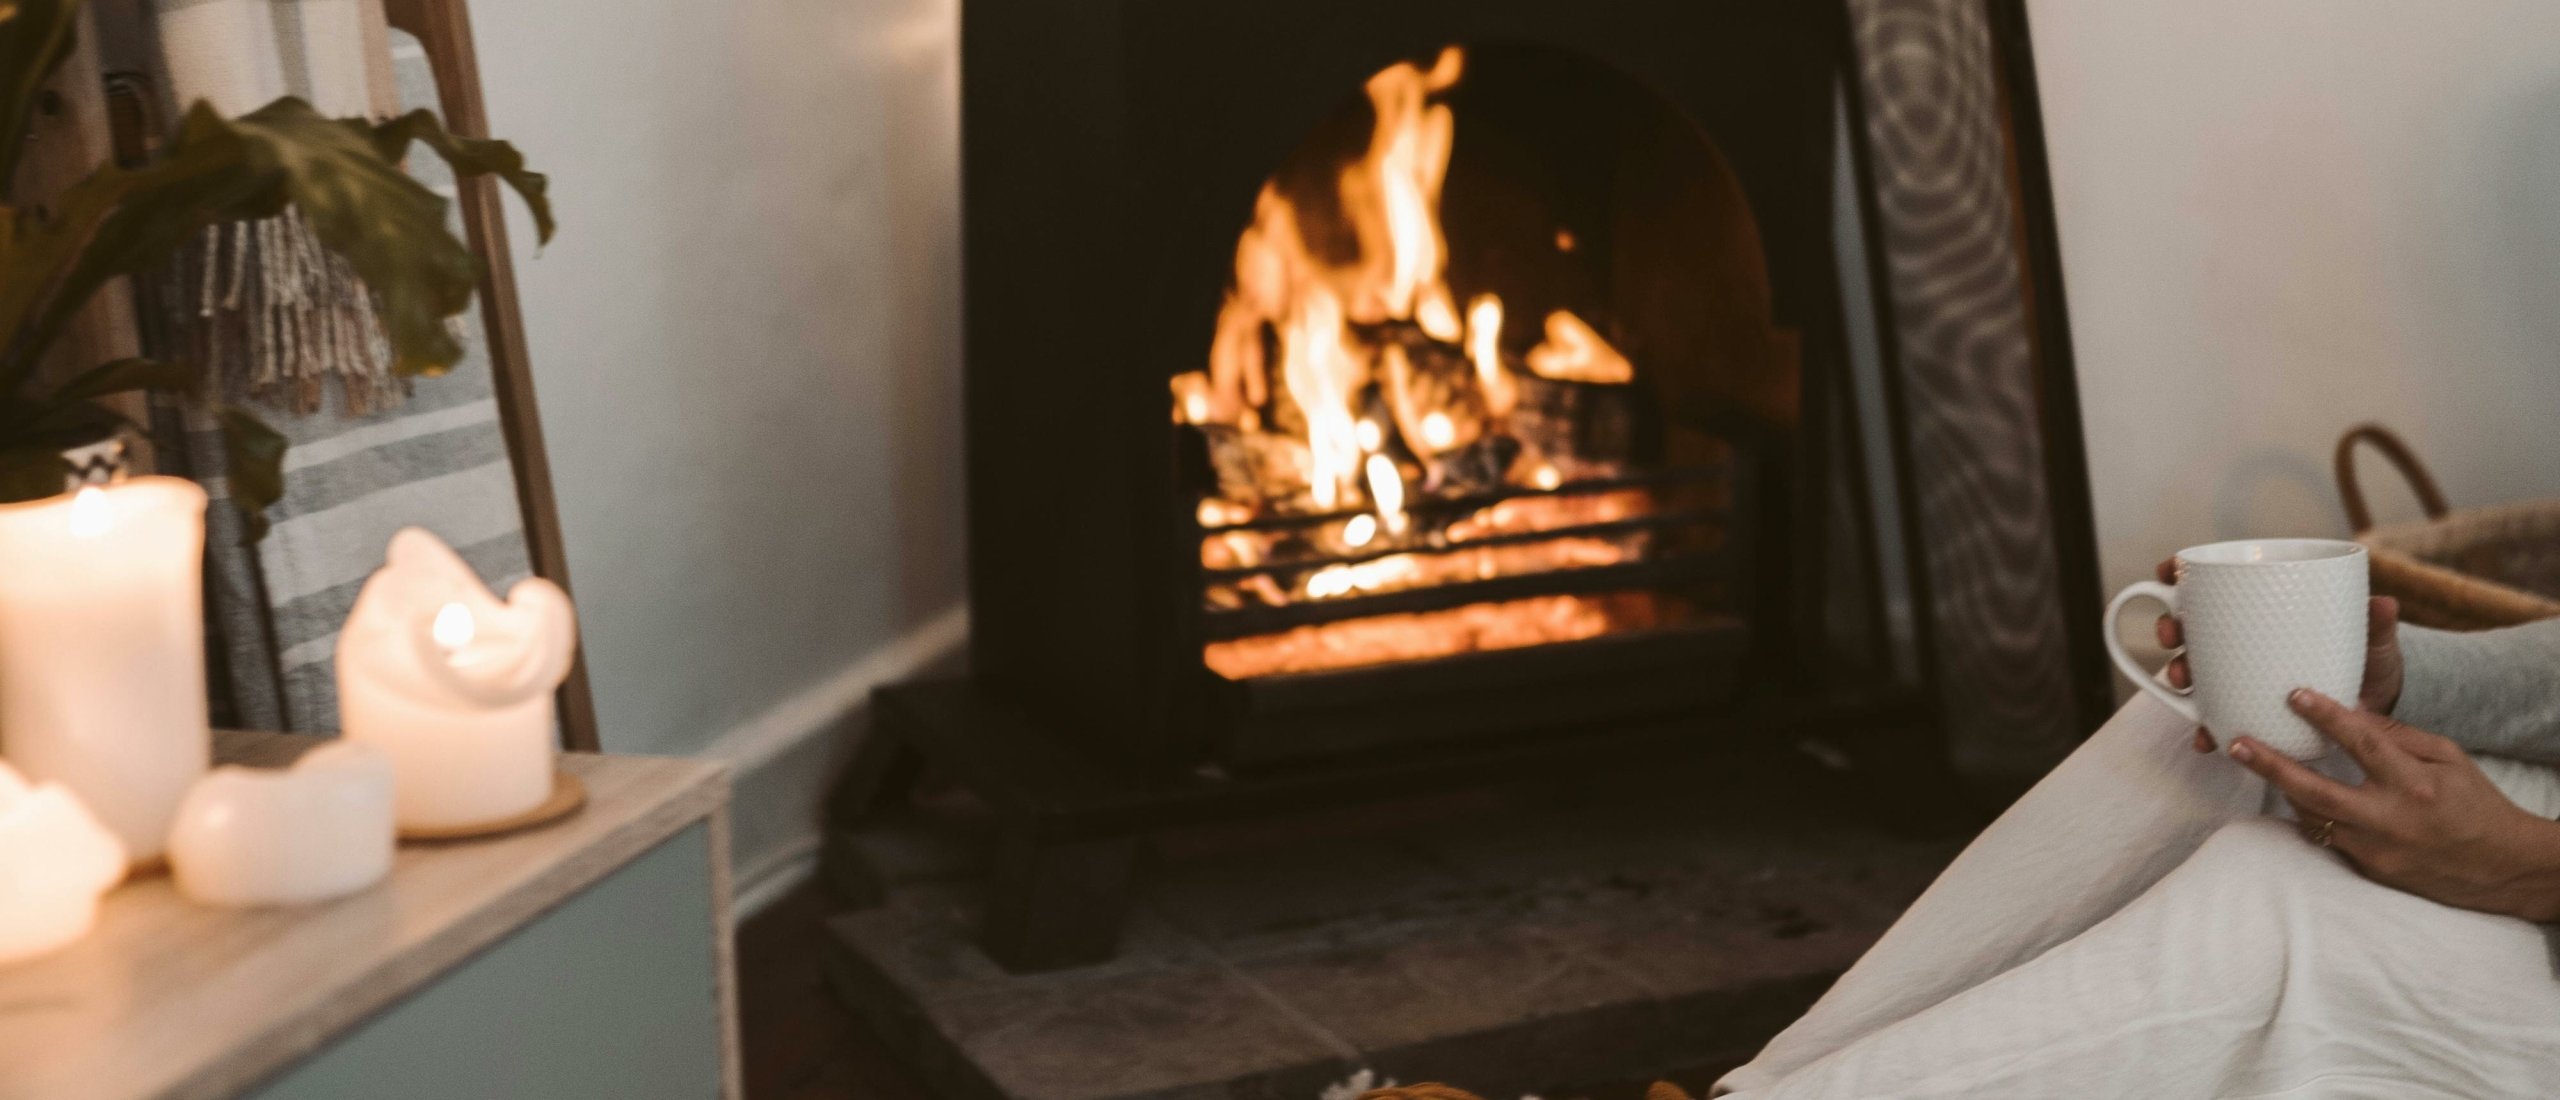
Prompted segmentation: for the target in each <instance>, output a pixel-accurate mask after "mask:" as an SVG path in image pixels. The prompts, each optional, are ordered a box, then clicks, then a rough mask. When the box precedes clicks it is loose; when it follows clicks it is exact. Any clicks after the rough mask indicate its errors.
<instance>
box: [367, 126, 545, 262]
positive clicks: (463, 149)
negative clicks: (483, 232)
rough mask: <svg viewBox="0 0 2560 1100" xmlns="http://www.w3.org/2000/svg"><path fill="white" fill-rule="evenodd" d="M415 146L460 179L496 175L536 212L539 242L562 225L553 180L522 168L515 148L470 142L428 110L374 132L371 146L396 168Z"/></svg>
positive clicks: (483, 140)
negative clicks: (556, 218) (554, 215)
mask: <svg viewBox="0 0 2560 1100" xmlns="http://www.w3.org/2000/svg"><path fill="white" fill-rule="evenodd" d="M413 141H414V142H417V143H419V144H421V145H425V146H426V147H427V148H429V149H433V150H435V153H436V155H437V156H439V157H442V158H444V162H445V163H446V164H447V165H450V166H451V167H452V168H453V174H454V175H456V176H461V177H467V176H477V175H481V174H483V173H491V174H495V175H496V176H497V177H498V178H499V179H500V180H503V181H505V183H506V185H507V186H509V187H512V188H514V189H515V192H516V195H517V197H519V198H522V199H523V200H524V205H525V208H526V209H527V210H530V211H532V212H533V228H534V236H535V241H536V243H538V244H550V243H551V234H552V233H553V232H555V231H556V230H558V229H559V225H558V224H557V223H555V222H553V221H552V220H551V199H550V197H549V194H550V186H551V181H550V180H549V179H547V178H545V177H544V176H543V174H542V173H540V172H535V171H532V170H530V169H527V168H526V167H525V166H524V154H522V153H519V152H517V151H516V147H515V146H513V145H510V144H508V143H506V142H504V141H499V140H497V139H495V138H468V137H462V136H459V135H456V134H451V133H447V132H445V128H444V123H443V122H441V121H439V120H438V119H437V118H436V116H435V113H434V112H432V111H428V110H426V109H425V108H420V109H418V110H415V111H411V112H409V113H408V114H405V115H402V116H400V117H398V118H395V119H392V120H391V121H389V122H386V123H383V124H382V125H380V126H376V127H374V129H373V148H374V151H375V152H377V153H380V154H382V159H384V160H387V161H390V162H391V163H393V164H398V163H400V158H401V157H403V156H406V155H408V152H409V143H411V142H413Z"/></svg>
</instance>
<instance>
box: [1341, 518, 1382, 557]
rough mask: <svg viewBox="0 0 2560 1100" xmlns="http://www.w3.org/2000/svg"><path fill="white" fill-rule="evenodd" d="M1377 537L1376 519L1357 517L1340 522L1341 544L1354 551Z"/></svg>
mask: <svg viewBox="0 0 2560 1100" xmlns="http://www.w3.org/2000/svg"><path fill="white" fill-rule="evenodd" d="M1377 537H1378V517H1376V516H1371V515H1365V514H1363V515H1357V516H1353V517H1351V518H1350V519H1347V520H1344V521H1342V544H1343V545H1344V546H1348V547H1350V548H1352V549H1354V550H1357V549H1359V548H1361V547H1363V546H1367V545H1369V543H1370V541H1371V540H1373V539H1375V538H1377Z"/></svg>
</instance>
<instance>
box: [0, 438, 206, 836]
mask: <svg viewBox="0 0 2560 1100" xmlns="http://www.w3.org/2000/svg"><path fill="white" fill-rule="evenodd" d="M204 507H205V495H204V490H202V489H200V488H197V487H196V486H195V484H194V483H192V482H188V481H183V480H180V479H178V478H173V477H142V478H135V479H133V480H131V481H127V482H124V483H123V484H120V485H113V486H108V487H105V488H87V489H81V490H79V491H78V492H76V493H73V494H71V495H69V496H65V497H55V498H53V499H50V500H43V501H36V502H34V503H29V504H12V505H6V506H0V755H5V756H6V757H8V759H9V761H10V762H11V763H13V764H15V765H17V766H18V768H19V769H20V770H21V771H24V772H25V773H26V775H27V777H28V778H30V779H33V780H36V781H39V782H46V781H50V782H56V783H60V784H62V785H63V786H65V787H69V788H71V791H72V793H74V794H77V795H79V796H80V799H81V801H83V802H85V803H87V804H88V807H89V809H90V811H91V812H93V813H95V814H97V815H98V819H99V820H101V821H104V822H106V824H107V828H109V829H112V830H115V833H116V836H117V838H118V839H120V840H122V841H123V842H124V847H125V851H126V853H127V854H128V855H130V856H131V857H132V858H134V859H136V860H146V859H150V858H152V857H155V856H157V855H159V854H160V850H161V846H162V844H163V842H164V840H165V838H166V837H167V836H168V834H169V818H170V815H171V814H173V813H175V812H176V811H177V808H178V799H179V798H181V797H184V796H185V794H186V793H187V786H188V784H191V783H194V782H195V781H196V777H198V776H200V775H203V774H204V771H205V769H206V768H207V767H208V766H210V765H211V763H212V759H211V758H212V753H213V743H212V735H211V734H210V733H209V732H208V731H207V726H206V721H205V692H204V585H203V576H204V566H203V560H204Z"/></svg>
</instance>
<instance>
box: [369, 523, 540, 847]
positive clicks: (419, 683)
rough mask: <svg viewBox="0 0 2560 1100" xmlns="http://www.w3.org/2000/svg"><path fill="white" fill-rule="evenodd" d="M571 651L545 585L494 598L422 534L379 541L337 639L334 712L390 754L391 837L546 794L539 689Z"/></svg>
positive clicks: (478, 817)
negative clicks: (381, 551) (380, 548)
mask: <svg viewBox="0 0 2560 1100" xmlns="http://www.w3.org/2000/svg"><path fill="white" fill-rule="evenodd" d="M576 644H577V623H576V619H575V617H574V615H573V614H572V612H571V610H570V607H569V597H568V594H567V593H564V592H562V591H561V590H560V586H559V585H556V584H553V583H551V582H549V581H546V580H543V579H541V578H539V577H534V578H528V579H526V580H524V581H521V582H518V583H517V584H516V586H515V587H514V588H513V589H511V590H509V591H508V593H507V599H506V601H505V602H503V603H501V602H499V600H498V598H497V597H496V596H495V595H493V594H491V593H490V591H489V589H488V586H487V585H484V584H482V583H481V582H480V577H479V575H478V574H475V573H473V572H472V571H471V566H470V564H469V563H467V562H464V561H463V560H462V558H461V556H460V555H458V554H455V553H454V552H453V550H452V548H450V547H448V546H446V545H445V544H444V542H443V541H442V540H440V539H438V538H436V537H435V536H434V535H432V534H429V533H427V532H426V531H424V530H421V529H419V528H415V527H410V528H405V529H403V530H402V531H400V533H398V534H396V535H393V536H391V548H390V551H389V552H388V553H387V554H385V555H384V563H383V566H382V568H381V569H380V570H379V571H377V572H375V573H374V575H373V578H372V579H371V580H368V581H366V582H365V585H364V590H363V591H361V592H359V593H357V594H356V605H355V609H354V610H353V611H352V612H350V613H349V614H348V616H347V625H346V627H345V629H343V630H341V631H340V632H339V634H338V717H339V722H340V724H341V729H342V730H343V732H344V733H345V735H346V736H347V738H348V739H350V740H353V741H358V742H361V743H364V744H368V745H373V746H375V747H377V748H380V749H381V750H382V751H383V752H384V753H386V754H388V755H389V756H390V757H391V772H392V776H393V779H394V783H395V786H396V788H397V789H396V791H395V793H394V802H395V804H396V806H397V812H398V815H399V820H400V826H401V827H402V828H404V829H454V828H468V827H470V826H474V825H481V824H487V823H490V822H495V821H502V820H505V819H507V818H510V817H514V816H516V815H519V814H522V813H524V812H526V811H528V810H531V809H533V808H534V807H536V806H539V805H541V804H542V801H543V800H544V799H545V798H547V797H549V796H550V794H551V783H552V775H551V773H552V768H553V759H552V758H553V755H554V753H555V751H556V750H555V748H554V742H553V735H552V691H553V690H554V689H556V688H558V687H559V686H560V681H561V680H562V679H564V678H566V677H567V676H568V674H569V661H570V657H571V655H572V653H573V651H574V650H575V647H576Z"/></svg>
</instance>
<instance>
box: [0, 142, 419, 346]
mask: <svg viewBox="0 0 2560 1100" xmlns="http://www.w3.org/2000/svg"><path fill="white" fill-rule="evenodd" d="M246 159H247V156H246V142H245V141H243V140H242V139H241V138H240V137H239V136H238V135H237V134H236V133H235V132H233V131H232V130H231V129H230V128H229V124H227V123H225V122H223V121H222V119H221V118H220V117H219V116H216V115H215V114H214V113H213V112H212V110H211V109H210V108H207V107H205V106H204V105H202V104H198V105H197V107H196V109H195V110H193V111H190V112H188V115H187V120H186V123H185V124H184V125H182V126H181V127H180V128H179V132H178V136H177V137H176V138H175V139H173V140H172V141H171V142H170V144H169V145H168V147H167V148H166V149H165V150H164V152H163V154H162V155H161V156H160V157H159V158H157V159H155V160H154V161H152V162H151V163H150V164H148V165H145V166H143V167H140V168H133V169H127V168H120V167H118V166H116V165H113V164H106V165H101V166H99V168H98V169H97V170H96V171H94V172H91V173H90V174H89V175H88V176H87V177H85V178H83V179H82V180H81V181H80V182H78V183H76V184H73V185H71V186H70V187H68V188H65V189H64V190H63V191H62V192H61V193H60V194H58V195H56V196H55V197H54V201H53V203H52V206H53V216H52V217H51V218H50V219H47V220H45V221H43V222H41V223H34V222H27V223H26V224H22V225H21V226H20V232H19V235H18V238H17V240H15V241H13V242H12V247H11V248H9V249H8V250H7V251H6V252H5V253H0V393H16V392H17V390H18V388H19V387H20V386H21V385H23V384H24V383H25V382H26V380H27V378H28V376H29V375H30V374H31V373H32V372H33V371H34V369H35V365H36V362H37V360H38V359H39V358H40V357H42V356H43V354H44V352H45V349H46V348H48V347H51V346H52V344H53V342H54V340H55V339H57V338H58V337H59V336H60V335H61V332H62V329H63V326H65V325H67V324H69V323H70V320H71V317H72V315H73V314H75V313H77V312H78V311H79V309H80V307H81V306H82V305H85V304H87V302H88V301H89V298H90V297H91V296H92V295H94V294H96V293H97V291H98V288H100V287H102V286H104V285H106V283H107V282H108V281H109V280H111V279H114V278H116V277H117V276H119V275H125V274H131V273H134V272H139V271H143V270H146V269H149V268H152V267H154V266H156V265H158V264H160V263H162V262H163V261H165V260H167V259H168V257H169V255H170V254H171V253H173V252H175V251H176V250H177V249H178V247H179V246H180V245H182V244H184V243H186V242H187V241H188V240H189V239H190V238H192V237H193V236H194V235H195V234H196V232H197V231H199V230H201V229H203V228H204V227H205V226H207V225H211V224H214V223H215V222H220V221H240V220H248V219H255V218H263V217H269V216H272V215H274V214H276V213H279V212H281V211H282V210H283V209H284V200H285V192H284V189H283V188H282V187H281V186H279V184H278V181H277V180H276V179H275V178H274V177H273V173H258V172H255V171H252V170H250V169H249V167H248V166H247V164H246ZM430 197H432V196H430ZM24 220H25V219H22V221H24Z"/></svg>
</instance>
